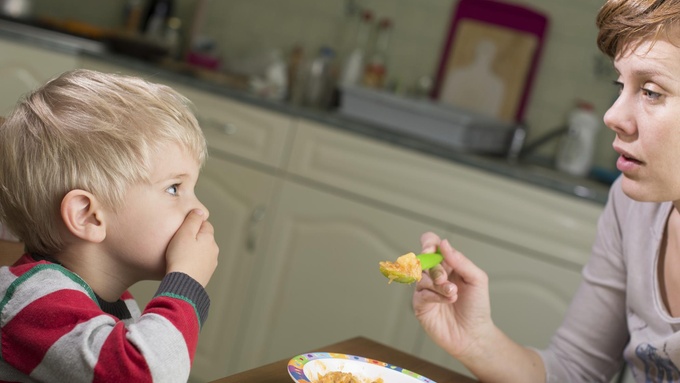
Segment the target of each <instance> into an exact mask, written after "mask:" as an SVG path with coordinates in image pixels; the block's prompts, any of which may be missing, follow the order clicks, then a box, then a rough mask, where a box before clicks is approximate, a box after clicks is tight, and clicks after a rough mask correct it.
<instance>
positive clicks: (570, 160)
mask: <svg viewBox="0 0 680 383" xmlns="http://www.w3.org/2000/svg"><path fill="white" fill-rule="evenodd" d="M599 128H600V120H599V118H598V117H597V116H596V115H595V113H594V108H593V105H592V104H591V103H588V102H584V101H581V102H579V103H578V104H577V105H576V108H574V109H573V110H572V111H571V112H570V113H569V116H568V129H567V133H566V135H565V136H564V137H563V139H562V141H561V143H560V146H559V148H558V151H557V159H556V167H557V169H558V170H561V171H563V172H566V173H569V174H572V175H575V176H579V177H585V176H587V175H588V173H589V172H590V168H591V166H592V163H593V156H594V154H595V143H596V141H597V133H598V131H599Z"/></svg>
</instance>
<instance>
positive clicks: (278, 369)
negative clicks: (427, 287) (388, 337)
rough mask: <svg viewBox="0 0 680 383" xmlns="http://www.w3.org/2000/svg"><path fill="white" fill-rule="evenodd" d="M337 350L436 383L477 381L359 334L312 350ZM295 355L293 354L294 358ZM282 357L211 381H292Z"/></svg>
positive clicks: (266, 382)
mask: <svg viewBox="0 0 680 383" xmlns="http://www.w3.org/2000/svg"><path fill="white" fill-rule="evenodd" d="M315 351H316V352H335V353H340V354H350V355H357V356H363V357H365V358H370V359H375V360H379V361H382V362H385V363H389V364H392V365H395V366H399V367H402V368H406V369H408V370H411V371H414V372H417V373H418V374H421V375H423V376H426V377H428V378H430V379H432V380H434V381H436V382H437V383H475V382H477V381H476V380H473V379H470V378H468V377H467V376H464V375H461V374H459V373H457V372H454V371H451V370H448V369H446V368H443V367H440V366H438V365H436V364H433V363H430V362H428V361H426V360H423V359H420V358H417V357H415V356H413V355H409V354H407V353H405V352H403V351H399V350H397V349H394V348H392V347H389V346H386V345H384V344H381V343H378V342H375V341H372V340H370V339H367V338H364V337H356V338H352V339H348V340H345V341H342V342H339V343H335V344H331V345H328V346H326V347H322V348H319V349H316V350H312V351H310V352H315ZM293 356H294V355H291V358H292V357H293ZM289 360H290V359H284V360H280V361H278V362H274V363H271V364H267V365H264V366H262V367H257V368H254V369H252V370H248V371H244V372H241V373H238V374H236V375H232V376H227V377H225V378H222V379H218V380H215V381H213V382H212V383H292V382H293V380H292V379H291V378H290V376H289V375H288V370H287V366H288V361H289Z"/></svg>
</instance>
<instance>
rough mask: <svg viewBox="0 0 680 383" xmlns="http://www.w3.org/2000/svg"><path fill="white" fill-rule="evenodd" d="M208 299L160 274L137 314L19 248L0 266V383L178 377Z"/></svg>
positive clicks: (184, 376)
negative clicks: (15, 258) (20, 252)
mask: <svg viewBox="0 0 680 383" xmlns="http://www.w3.org/2000/svg"><path fill="white" fill-rule="evenodd" d="M209 305H210V300H209V298H208V295H207V293H206V292H205V290H204V289H203V287H202V286H201V285H200V284H199V283H198V282H196V281H195V280H194V279H192V278H191V277H189V276H188V275H186V274H183V273H170V274H168V275H166V276H165V278H164V279H163V280H162V281H161V284H160V286H159V288H158V291H157V292H156V295H155V296H154V298H153V299H152V300H151V301H150V302H149V304H148V305H147V307H146V308H145V309H144V312H140V309H139V307H138V305H137V303H136V302H135V300H134V298H133V297H132V295H131V294H130V293H129V292H127V291H126V292H125V293H124V294H123V295H122V296H121V298H120V299H119V300H118V301H117V302H113V303H111V302H106V301H103V300H102V299H100V298H99V297H98V296H97V295H96V294H95V293H94V291H92V289H91V288H90V287H89V286H88V285H87V284H86V283H85V281H83V280H82V279H81V278H80V277H79V276H78V275H76V274H75V273H73V272H71V271H69V270H68V269H66V268H64V267H63V266H61V265H59V264H57V263H51V262H49V261H47V260H38V258H37V257H34V256H31V255H29V254H25V255H24V256H23V257H22V258H21V259H19V261H17V263H16V264H15V265H14V266H12V267H2V268H0V357H1V359H0V381H29V382H30V381H60V382H124V381H128V382H186V381H187V380H188V379H189V372H190V368H191V363H192V361H193V357H194V353H195V350H196V344H197V341H198V333H199V330H200V327H201V326H202V324H203V323H204V321H205V319H206V317H207V314H208V308H209Z"/></svg>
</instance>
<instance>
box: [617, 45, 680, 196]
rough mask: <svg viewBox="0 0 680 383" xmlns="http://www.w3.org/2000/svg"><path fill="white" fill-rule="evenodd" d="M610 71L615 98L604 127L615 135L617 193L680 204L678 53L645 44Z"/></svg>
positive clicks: (621, 58) (678, 50)
mask: <svg viewBox="0 0 680 383" xmlns="http://www.w3.org/2000/svg"><path fill="white" fill-rule="evenodd" d="M614 66H615V67H616V70H617V72H618V74H619V77H618V79H617V81H616V83H617V84H618V85H619V87H620V94H619V96H618V98H617V99H616V102H615V103H614V105H612V107H611V108H609V110H608V111H607V113H606V114H605V116H604V122H605V124H606V125H607V126H608V127H609V128H610V129H612V130H613V131H614V132H615V133H616V138H615V139H614V143H613V147H614V150H615V151H616V152H617V153H619V158H618V160H617V162H616V167H617V168H618V169H619V170H620V171H621V172H622V173H623V180H622V187H623V191H624V192H625V193H626V194H627V195H628V196H630V197H631V198H633V199H635V200H638V201H649V202H662V201H680V48H678V47H677V46H674V45H673V44H671V43H669V42H667V41H664V40H659V41H657V42H655V43H653V44H652V43H651V42H645V43H643V44H640V46H638V47H636V48H634V49H632V50H631V49H628V50H625V51H624V52H622V53H621V54H620V55H619V56H617V58H616V60H615V61H614Z"/></svg>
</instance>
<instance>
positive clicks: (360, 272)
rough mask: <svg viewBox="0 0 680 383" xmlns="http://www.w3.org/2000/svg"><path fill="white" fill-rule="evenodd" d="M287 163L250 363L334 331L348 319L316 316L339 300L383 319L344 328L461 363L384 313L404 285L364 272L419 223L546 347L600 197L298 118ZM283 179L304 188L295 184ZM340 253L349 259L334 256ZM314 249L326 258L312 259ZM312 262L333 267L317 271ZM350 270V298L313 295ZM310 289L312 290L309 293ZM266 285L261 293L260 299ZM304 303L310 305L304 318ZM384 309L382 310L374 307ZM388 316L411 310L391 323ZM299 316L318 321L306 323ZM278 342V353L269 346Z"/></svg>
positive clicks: (512, 321) (513, 332) (414, 244)
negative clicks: (570, 194) (482, 277)
mask: <svg viewBox="0 0 680 383" xmlns="http://www.w3.org/2000/svg"><path fill="white" fill-rule="evenodd" d="M288 171H289V173H290V180H289V182H288V183H286V185H284V188H283V195H284V196H285V195H287V194H291V196H289V197H287V198H286V197H282V198H281V201H290V202H289V203H286V204H284V205H285V207H284V206H283V205H279V209H278V210H277V213H276V216H275V222H274V224H273V225H272V237H271V238H270V241H271V243H272V244H275V245H272V246H275V247H276V248H275V249H269V248H268V250H267V252H266V254H267V262H270V260H271V261H275V262H278V263H277V265H280V266H277V267H273V268H272V269H270V270H269V273H268V274H267V275H269V276H270V277H267V278H266V279H267V282H271V283H273V284H274V285H271V286H267V285H266V284H264V283H260V285H259V286H260V289H261V296H262V298H261V299H262V301H261V303H264V305H263V306H260V307H258V309H259V311H258V315H256V316H255V317H256V318H267V319H266V320H263V321H260V322H250V323H251V324H252V325H253V326H255V327H254V328H253V329H251V331H250V334H251V335H252V336H250V337H249V339H250V340H251V341H254V342H255V343H256V344H259V346H257V347H259V348H260V351H259V353H257V358H255V360H256V361H259V362H262V361H268V360H271V359H276V357H278V358H279V359H280V358H281V357H283V356H284V354H285V353H284V351H287V352H288V354H290V353H291V351H292V350H293V347H292V344H299V345H300V347H301V348H302V349H304V347H305V342H306V339H305V337H306V336H309V337H310V338H313V339H316V337H318V336H322V335H319V334H320V333H321V331H322V330H321V328H322V327H323V326H325V328H326V331H329V332H333V333H337V336H341V335H344V334H343V333H342V331H348V330H344V329H342V327H343V323H347V321H348V320H347V319H343V320H337V321H332V319H326V315H327V313H329V312H330V313H332V312H333V311H332V309H333V308H334V307H336V306H335V304H336V303H335V302H336V301H337V302H339V303H337V307H338V309H342V308H343V307H345V306H343V305H350V306H346V308H344V309H345V310H351V308H355V309H356V308H358V309H360V311H361V312H362V313H364V314H365V317H366V318H378V321H384V326H383V327H381V328H376V329H372V328H371V327H370V322H371V320H370V319H363V320H362V321H359V322H357V323H356V324H354V325H353V326H349V325H346V326H347V328H348V329H349V328H351V327H354V330H353V331H355V332H357V331H360V329H361V328H362V327H361V326H362V325H366V326H367V327H366V329H370V336H372V337H374V338H376V339H378V340H380V341H382V342H384V343H387V344H390V345H392V346H395V347H399V348H402V349H404V350H407V351H409V352H413V353H415V354H417V355H420V356H421V357H424V358H428V359H430V360H433V361H435V362H437V363H441V364H442V365H445V366H447V367H450V368H454V369H456V370H458V371H461V372H466V371H465V369H464V368H463V366H462V365H461V364H459V363H457V362H454V361H452V359H451V358H450V356H448V355H446V354H445V353H444V352H443V351H442V350H441V349H439V348H437V347H436V346H435V345H434V344H433V343H432V342H431V341H430V340H429V339H428V338H427V336H426V335H425V334H424V332H423V331H422V330H421V329H420V327H419V325H418V324H417V323H416V322H415V321H414V320H413V315H412V313H411V312H410V309H409V310H407V309H406V308H404V309H403V310H404V311H401V312H396V311H394V312H393V311H390V310H397V306H396V305H398V303H402V304H404V303H405V304H407V305H410V295H411V293H412V291H407V294H406V295H407V296H403V290H404V289H403V287H405V286H392V290H389V291H391V293H390V292H387V293H385V292H384V291H383V288H384V286H383V287H382V288H381V287H380V286H376V285H374V283H376V282H375V279H376V278H378V279H380V278H379V275H373V274H371V272H373V273H374V274H375V273H376V272H377V268H376V267H375V263H377V262H373V264H371V262H368V261H367V257H371V256H373V255H375V254H378V257H382V259H393V258H395V257H396V256H397V255H400V254H402V253H404V252H407V251H410V250H413V251H418V250H419V243H418V237H419V235H420V234H421V233H422V232H424V231H427V230H431V231H434V232H437V233H438V234H440V235H441V236H442V237H446V238H448V239H449V240H450V241H451V243H452V244H453V245H454V246H455V247H456V248H458V249H459V250H461V251H463V252H464V253H465V254H466V255H467V256H468V257H469V258H470V259H471V260H472V261H473V262H475V263H476V264H477V265H478V266H479V267H481V268H482V269H484V270H485V271H486V272H487V273H488V274H489V276H490V294H491V300H492V308H493V312H492V316H493V319H494V321H495V322H496V323H497V325H498V326H499V327H500V328H502V329H503V330H505V331H506V332H507V333H508V334H509V335H510V336H511V337H512V338H514V339H516V340H517V341H518V342H520V343H522V344H526V345H529V346H534V347H544V346H545V345H547V343H548V341H549V339H550V337H551V335H552V334H553V332H554V330H555V329H556V328H557V327H558V326H559V324H560V323H561V321H562V317H563V315H564V313H565V312H566V309H567V307H568V304H569V302H570V300H571V296H572V295H573V293H574V292H575V290H576V288H577V286H578V284H579V281H580V269H581V267H582V265H583V264H584V262H585V260H586V259H587V257H588V255H589V252H590V246H591V242H592V240H593V238H594V233H595V227H596V222H597V218H598V216H599V214H600V212H601V210H602V206H601V205H597V204H593V203H590V202H586V201H580V200H576V199H568V198H565V197H563V196H559V195H557V194H555V193H551V192H547V191H543V190H539V189H537V188H534V187H527V186H526V185H523V184H520V183H517V182H515V181H513V180H510V179H505V178H502V177H498V176H495V175H490V174H486V173H482V172H478V171H474V170H471V169H469V168H467V167H464V166H460V165H456V164H452V163H450V162H448V161H444V160H442V159H439V158H434V157H431V156H427V155H424V154H421V153H415V152H412V151H406V150H403V149H402V148H399V147H396V146H392V145H390V144H387V143H384V142H379V141H376V140H373V139H368V138H365V137H360V136H357V135H355V134H352V133H348V132H344V131H340V130H335V129H329V128H328V127H326V126H323V125H321V124H317V123H313V122H309V121H298V124H297V132H296V141H295V144H294V146H293V151H292V153H291V158H290V162H289V165H288ZM289 183H299V184H301V185H302V186H300V187H295V188H293V187H292V186H289V185H288V184H289ZM293 189H294V191H293ZM312 189H317V190H319V191H317V192H316V193H314V192H312V191H311V190H312ZM319 192H323V193H325V194H324V195H325V197H322V196H320V195H318V193H319ZM314 194H317V197H314ZM303 196H304V197H303ZM295 200H299V201H298V203H295ZM350 201H351V202H350ZM303 202H304V205H307V206H302V205H303ZM336 208H337V209H338V211H335V209H336ZM345 214H347V215H346V216H345ZM333 216H334V217H335V219H333V218H330V217H333ZM351 217H353V218H351ZM370 217H375V219H371V218H370ZM333 221H337V222H336V224H335V225H332V224H331V223H332V222H333ZM346 222H352V223H351V224H350V223H346ZM348 228H353V229H354V230H355V231H356V232H355V233H354V235H351V234H348V233H351V232H352V231H351V230H348ZM343 230H344V231H345V232H344V233H343V232H342V231H343ZM334 231H335V233H334ZM362 231H363V232H365V233H362ZM520 231H522V232H521V233H520ZM395 235H396V236H395ZM352 237H356V238H354V239H352ZM563 237H566V238H569V240H565V238H563ZM370 238H372V239H373V240H369V239H370ZM326 242H327V246H324V244H325V243H326ZM315 243H316V244H315ZM387 243H389V244H391V246H388V245H387ZM341 245H342V247H341V248H337V247H338V246H341ZM376 249H378V250H381V249H384V250H386V251H384V252H382V251H376ZM343 250H349V251H348V252H343ZM357 253H361V255H358V254H357ZM343 254H345V257H344V258H343V259H346V260H347V261H346V262H347V263H346V264H342V265H340V264H337V263H336V262H338V261H337V258H338V257H342V255H343ZM318 257H321V258H324V257H329V258H328V259H327V260H325V261H323V262H321V261H319V260H318V259H316V258H318ZM322 265H333V267H332V269H333V270H334V271H341V272H338V273H334V274H329V275H326V274H325V273H323V272H322V271H321V270H323V268H322ZM355 265H360V266H361V267H359V268H357V267H356V266H355ZM366 267H368V268H369V270H368V271H366V270H364V268H366ZM352 268H355V269H356V271H355V272H356V275H357V276H356V277H355V278H352V279H351V282H349V285H348V287H346V288H345V290H346V291H351V292H352V293H351V294H350V295H351V296H352V301H351V302H349V303H348V302H347V300H346V299H345V300H343V299H342V295H341V294H342V293H343V291H341V289H340V287H336V290H338V291H336V294H337V295H338V297H337V298H335V294H333V293H322V292H321V291H324V292H325V291H326V290H327V289H328V288H327V287H326V288H325V289H324V286H328V284H335V285H337V286H341V282H340V281H342V280H343V277H342V276H343V275H344V273H346V272H347V271H346V270H349V269H352ZM319 273H321V275H319ZM364 274H365V275H364ZM326 282H327V283H326ZM395 287H396V288H395ZM310 289H315V290H314V292H313V293H308V291H310ZM265 291H269V294H270V295H269V296H268V297H267V298H265V297H264V296H265V295H266V293H265ZM272 292H275V293H274V294H273V295H271V293H272ZM362 292H363V293H362ZM308 297H310V298H312V297H313V299H306V298H308ZM356 297H361V298H360V299H357V298H356ZM325 298H332V301H331V302H326V301H325V300H324V299H325ZM393 299H396V300H397V302H395V301H393ZM310 301H311V302H313V303H311V302H310ZM366 302H374V303H373V305H372V306H371V305H369V304H367V303H366ZM383 305H384V306H383ZM315 309H318V310H315ZM312 310H313V311H317V312H318V314H316V316H311V317H310V315H311V314H310V313H309V312H310V311H312ZM386 310H387V311H386ZM341 312H343V311H341ZM385 312H387V313H388V314H389V315H388V316H387V317H383V316H382V313H385ZM394 315H399V316H401V315H406V316H408V317H409V318H408V319H403V318H399V320H400V321H401V322H398V323H392V322H391V321H395V320H396V319H394V317H393V316H394ZM308 317H309V318H318V319H315V320H314V321H313V323H311V322H310V320H309V318H308ZM272 318H276V319H272ZM340 318H342V316H341V315H339V316H338V319H340ZM320 322H321V323H322V324H319V323H320ZM296 323H297V325H296ZM300 323H305V324H304V334H298V333H297V331H294V334H290V333H286V332H287V331H288V332H290V331H291V330H290V329H291V327H300V328H302V327H303V326H302V325H300ZM255 328H256V329H257V330H255ZM257 331H259V338H258V335H257V334H256V332H257ZM308 331H309V332H311V334H309V333H308ZM277 350H278V351H280V354H279V355H274V353H276V352H277Z"/></svg>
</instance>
